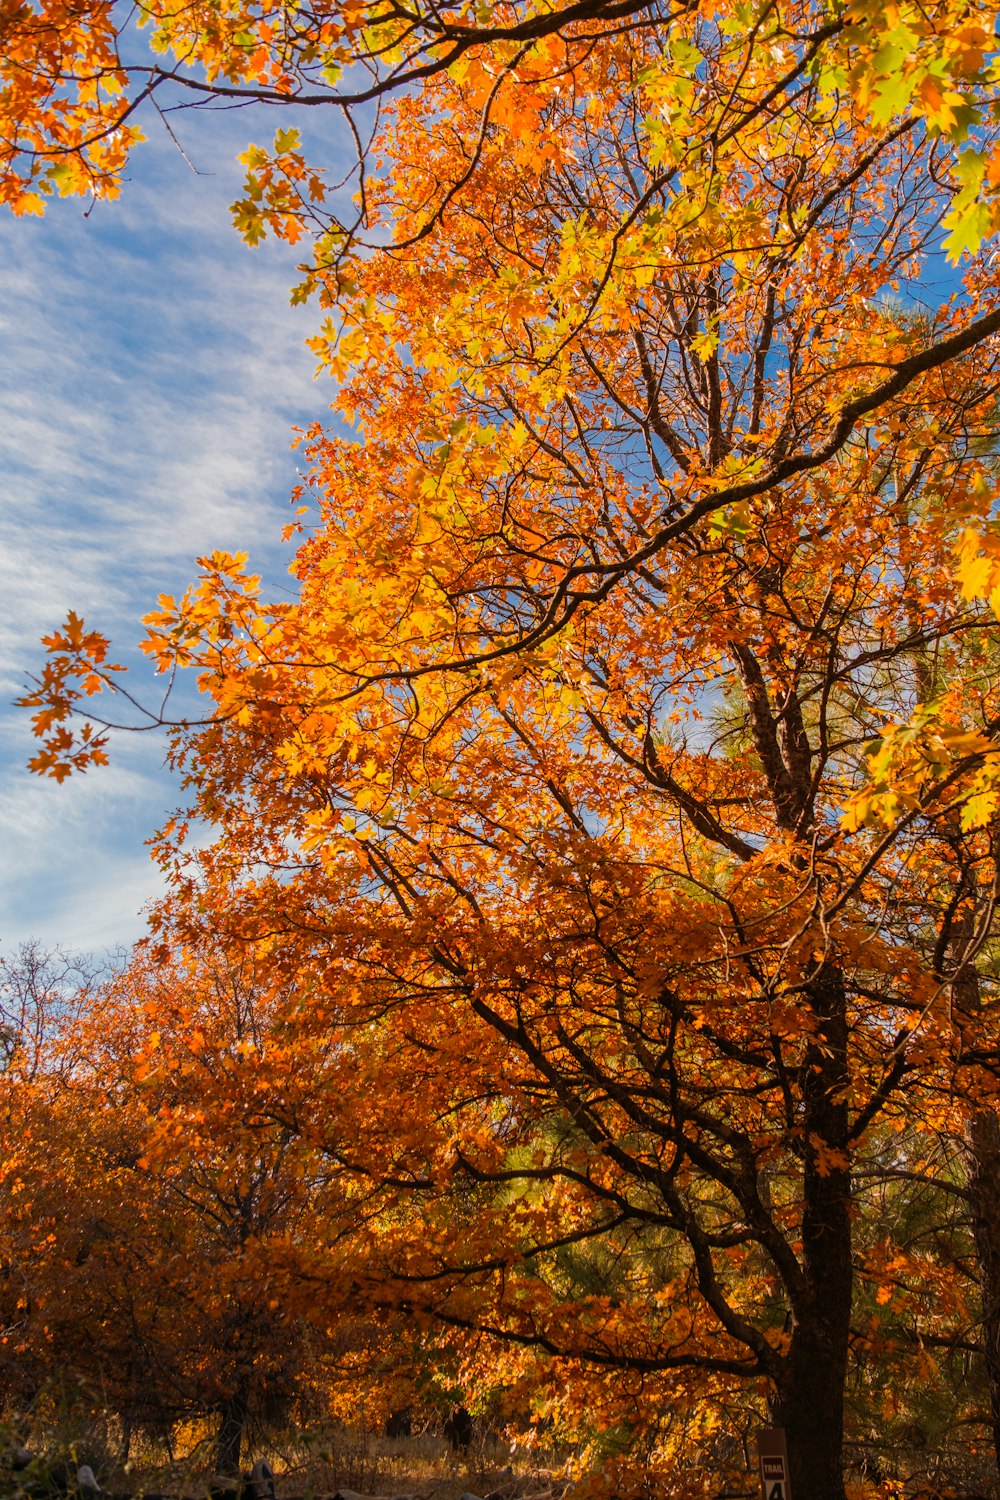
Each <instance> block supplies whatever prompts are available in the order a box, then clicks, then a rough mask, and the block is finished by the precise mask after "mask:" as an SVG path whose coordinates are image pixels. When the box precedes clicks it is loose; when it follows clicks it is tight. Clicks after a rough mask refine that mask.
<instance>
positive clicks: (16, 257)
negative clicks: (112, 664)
mask: <svg viewBox="0 0 1000 1500" xmlns="http://www.w3.org/2000/svg"><path fill="white" fill-rule="evenodd" d="M282 123H283V122H282ZM173 124H174V127H175V129H176V130H177V131H178V134H179V136H180V138H181V140H182V142H183V144H184V147H185V149H186V151H187V153H188V155H189V156H190V157H191V159H192V161H193V162H194V163H195V165H196V166H197V167H198V169H199V172H200V173H201V174H203V175H198V176H196V175H195V174H194V173H193V172H192V170H191V168H190V167H189V166H188V165H187V164H186V163H185V161H184V159H183V157H182V156H181V155H180V154H179V152H178V151H177V149H176V147H175V146H174V145H173V144H172V143H171V141H170V139H169V137H168V136H167V135H166V132H165V131H164V130H162V129H160V128H159V127H158V122H156V121H155V117H153V119H151V120H148V121H147V127H146V128H147V129H148V130H149V132H150V140H149V142H147V144H146V145H145V146H144V147H142V148H141V149H140V150H139V151H138V152H137V154H136V157H135V159H134V166H133V169H132V180H131V181H130V182H129V183H128V184H127V185H126V188H125V191H124V193H123V196H122V198H121V199H120V200H119V201H118V202H117V203H112V204H107V203H98V204H96V205H95V206H94V208H93V211H92V213H91V214H90V216H89V218H85V217H84V209H85V207H86V204H85V203H83V202H82V201H80V200H67V201H65V202H59V203H57V204H55V205H53V207H52V209H51V210H50V212H49V214H48V215H47V216H46V218H45V219H43V220H31V221H25V220H15V219H13V218H11V217H9V216H4V217H2V218H0V388H2V412H3V417H2V421H0V558H2V572H3V589H2V607H0V704H2V712H0V848H2V849H3V855H4V857H3V860H2V861H0V947H2V948H4V949H6V950H9V949H10V948H11V947H13V946H14V945H16V944H17V943H19V942H21V941H23V940H24V939H26V938H29V937H37V938H39V939H41V940H42V941H43V942H45V943H48V944H56V943H59V944H62V945H64V946H67V947H69V948H72V949H83V950H88V951H100V950H103V949H105V948H108V947H114V946H116V945H119V944H123V943H127V942H129V941H131V940H132V939H133V938H135V937H137V936H139V935H140V934H141V932H142V930H143V919H142V917H141V915H140V911H141V908H142V906H143V904H144V903H145V902H146V901H148V900H149V899H150V898H151V897H153V896H154V895H155V894H156V892H157V890H158V889H159V886H158V879H157V875H156V872H155V869H154V867H153V866H152V864H151V863H150V861H149V858H148V852H147V851H146V849H145V848H144V846H143V841H144V840H145V839H146V838H148V837H149V835H150V834H151V832H152V831H153V830H154V828H155V827H156V826H157V825H158V824H159V823H160V822H161V821H162V820H163V817H164V815H165V814H166V813H167V811H168V810H169V809H172V808H173V806H174V805H175V803H176V802H177V801H178V800H179V792H178V790H177V788H176V786H175V784H174V783H173V781H172V778H171V777H170V775H169V774H168V773H167V772H166V771H165V770H164V768H163V752H164V745H163V742H162V740H160V739H159V738H157V737H154V736H151V735H150V736H139V737H136V736H125V737H119V738H118V739H117V741H116V743H115V744H114V747H113V754H112V765H111V767H110V768H105V769H103V770H97V771H92V772H90V773H88V774H87V775H86V776H84V777H74V778H71V779H70V780H69V781H67V782H65V783H64V784H63V785H62V786H57V785H56V783H55V782H53V781H49V780H42V779H40V778H38V777H36V776H32V775H30V774H29V773H28V771H27V770H26V769H25V768H24V767H25V761H26V760H27V757H28V756H29V755H30V754H31V753H32V750H33V746H32V742H31V736H30V732H29V725H28V717H27V715H26V714H25V713H24V712H23V711H22V710H15V709H14V708H13V707H12V706H11V700H12V699H13V698H14V697H15V696H16V695H17V693H18V692H19V691H21V689H22V685H23V683H24V681H25V676H26V673H27V672H28V671H30V670H31V669H32V668H37V666H38V665H39V663H40V661H41V656H42V653H41V651H40V649H39V647H38V644H37V642H38V639H39V637H40V636H41V635H42V634H44V633H45V632H46V631H48V630H50V629H52V628H53V626H55V625H58V624H59V622H60V621H61V620H62V619H63V618H64V617H65V614H66V611H67V609H69V608H74V609H76V610H77V612H78V613H80V614H82V615H83V616H84V617H85V619H86V620H87V623H88V625H90V626H92V627H94V628H98V629H100V630H103V631H104V632H105V633H106V634H109V635H110V636H111V637H112V640H113V642H114V644H115V646H116V647H118V648H120V649H121V650H122V652H124V651H125V649H126V648H128V647H129V646H131V645H132V644H133V643H134V642H135V641H136V639H137V638H138V636H139V634H140V632H139V629H138V625H137V622H138V618H139V616H140V614H142V613H143V612H144V611H145V610H146V609H148V608H150V607H151V606H152V605H153V604H154V603H155V598H156V595H157V593H159V592H161V591H166V592H171V593H175V592H178V591H179V590H181V589H182V588H183V587H184V585H185V584H186V583H187V582H188V581H189V580H190V579H191V577H192V576H193V574H194V572H195V567H194V558H195V557H196V556H197V555H199V554H202V553H205V552H210V551H212V550H213V549H214V548H229V549H231V550H234V551H235V550H249V552H250V555H251V563H252V564H253V565H254V567H255V568H256V570H257V571H259V572H262V573H263V574H264V577H265V580H266V583H267V584H268V585H269V586H270V587H271V588H273V589H275V590H277V589H288V588H289V587H290V586H291V580H290V579H289V578H288V576H287V562H288V558H289V555H290V554H289V553H288V550H287V549H285V548H283V547H282V546H281V545H280V541H279V534H280V530H281V527H282V525H283V524H284V522H285V521H286V520H287V519H288V516H289V493H290V491H291V488H292V486H293V485H294V483H295V482H296V470H295V462H296V460H295V455H294V454H293V453H292V452H291V451H290V447H289V445H290V440H291V436H292V433H291V429H292V427H293V426H294V425H295V424H297V423H305V422H308V421H312V420H315V419H316V418H317V417H322V416H323V415H324V413H325V412H326V411H327V409H328V406H329V402H330V399H331V397H332V394H333V393H332V391H331V389H330V386H329V384H328V383H325V382H323V381H320V382H315V381H314V380H313V367H314V360H313V357H312V356H311V355H310V353H309V352H308V350H306V349H305V348H304V347H303V340H304V339H305V338H306V337H307V335H308V334H309V333H310V332H311V331H312V329H313V327H314V325H315V322H316V320H317V312H316V309H315V308H305V309H303V308H298V309H293V308H291V307H290V306H289V300H288V290H289V287H290V286H291V284H292V282H293V281H294V280H295V279H296V277H295V272H294V263H295V256H294V252H292V251H290V250H289V249H288V248H287V247H278V246H264V247H261V248H258V249H257V250H249V249H248V248H247V247H246V246H244V245H243V244H242V242H241V241H240V239H239V237H238V236H237V234H236V232H235V231H234V230H233V228H232V227H231V223H230V220H229V214H228V208H227V205H228V204H229V203H230V202H231V201H232V200H233V199H234V198H235V197H236V196H237V195H238V193H239V187H240V180H241V169H240V168H239V166H238V165H237V164H236V161H235V157H236V154H237V152H238V151H239V150H241V149H242V148H243V147H244V146H245V145H246V143H247V142H248V140H250V139H256V140H259V141H267V140H268V139H269V137H270V134H271V133H272V132H273V129H274V126H275V124H276V120H275V118H274V117H273V116H270V117H268V118H266V119H265V120H264V121H263V123H261V122H260V121H259V120H258V121H256V122H254V121H252V120H251V119H250V118H249V117H248V116H247V115H246V114H245V113H243V112H240V111H232V112H217V113H214V114H211V115H207V114H200V115H199V114H197V113H186V114H183V115H180V116H178V115H175V116H174V117H173ZM323 155H324V156H325V157H327V158H328V157H329V155H330V150H329V146H327V148H326V150H325V151H324V152H323Z"/></svg>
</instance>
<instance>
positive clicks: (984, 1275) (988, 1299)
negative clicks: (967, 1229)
mask: <svg viewBox="0 0 1000 1500" xmlns="http://www.w3.org/2000/svg"><path fill="white" fill-rule="evenodd" d="M969 1156H970V1167H971V1170H970V1173H969V1192H970V1194H971V1196H972V1230H973V1234H974V1235H975V1240H976V1257H977V1259H978V1262H979V1286H980V1295H981V1298H982V1304H983V1354H984V1357H985V1360H986V1379H987V1382H988V1384H989V1391H990V1417H991V1423H992V1429H993V1451H994V1454H995V1455H996V1464H997V1474H998V1475H1000V1120H998V1119H997V1115H996V1113H995V1111H993V1110H979V1111H978V1112H977V1113H976V1114H975V1115H973V1117H972V1123H971V1124H970V1126H969Z"/></svg>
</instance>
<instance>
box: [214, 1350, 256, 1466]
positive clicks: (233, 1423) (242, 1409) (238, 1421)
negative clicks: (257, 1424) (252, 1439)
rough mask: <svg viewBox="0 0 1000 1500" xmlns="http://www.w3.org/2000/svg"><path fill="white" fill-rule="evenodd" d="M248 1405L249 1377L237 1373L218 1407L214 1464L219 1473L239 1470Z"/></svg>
mask: <svg viewBox="0 0 1000 1500" xmlns="http://www.w3.org/2000/svg"><path fill="white" fill-rule="evenodd" d="M249 1407H250V1379H249V1376H248V1375H246V1374H243V1373H241V1374H239V1375H238V1376H237V1377H236V1383H235V1385H234V1387H233V1389H232V1391H231V1392H230V1394H229V1395H228V1396H227V1397H226V1399H225V1400H224V1401H223V1402H222V1405H221V1406H220V1408H219V1435H218V1437H217V1438H216V1440H215V1466H216V1468H217V1469H218V1471H219V1473H220V1474H238V1473H239V1472H240V1454H241V1451H242V1448H243V1434H244V1432H245V1431H246V1425H247V1414H248V1411H249Z"/></svg>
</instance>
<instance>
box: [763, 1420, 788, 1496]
mask: <svg viewBox="0 0 1000 1500" xmlns="http://www.w3.org/2000/svg"><path fill="white" fill-rule="evenodd" d="M757 1456H758V1458H759V1460H760V1485H761V1493H762V1495H763V1500H792V1487H791V1485H790V1484H789V1481H788V1446H787V1444H786V1442H785V1429H784V1428H783V1427H762V1428H761V1429H760V1431H759V1432H758V1433H757Z"/></svg>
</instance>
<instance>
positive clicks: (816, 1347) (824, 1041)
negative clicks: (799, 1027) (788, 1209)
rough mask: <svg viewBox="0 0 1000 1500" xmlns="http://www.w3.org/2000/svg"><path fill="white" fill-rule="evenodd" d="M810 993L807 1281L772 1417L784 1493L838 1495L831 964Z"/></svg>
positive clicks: (843, 1338)
mask: <svg viewBox="0 0 1000 1500" xmlns="http://www.w3.org/2000/svg"><path fill="white" fill-rule="evenodd" d="M810 993H811V998H812V1002H813V1009H814V1013H815V1017H816V1026H817V1030H816V1036H815V1039H814V1040H813V1041H812V1042H811V1043H810V1045H809V1047H808V1048H807V1050H806V1055H805V1059H804V1073H805V1084H804V1088H803V1127H802V1128H803V1138H804V1139H803V1152H804V1174H803V1208H802V1266H803V1270H804V1272H805V1282H806V1291H805V1293H804V1295H803V1296H802V1297H801V1298H798V1299H796V1304H795V1305H793V1309H792V1312H793V1319H794V1321H793V1327H792V1339H791V1345H790V1348H789V1351H788V1357H787V1362H786V1366H785V1373H784V1375H783V1377H782V1379H781V1381H780V1384H779V1389H778V1399H777V1402H776V1406H775V1417H776V1420H777V1422H778V1424H779V1425H780V1426H782V1427H784V1429H785V1434H786V1438H787V1442H788V1463H789V1469H790V1476H789V1477H790V1479H791V1491H792V1500H844V1458H843V1448H844V1384H845V1381H846V1378H847V1360H848V1348H849V1341H850V1329H851V1293H852V1289H853V1264H852V1255H851V1211H850V1210H851V1178H850V1169H849V1166H848V1155H847V1153H848V1148H849V1145H850V1137H849V1121H848V1112H847V1085H848V1072H847V1003H846V995H845V991H844V983H843V978H842V976H841V974H840V972H839V971H838V970H837V969H836V968H835V967H834V966H833V965H830V964H826V965H824V966H823V968H822V970H821V971H820V974H819V975H818V977H817V979H816V982H815V984H814V985H813V986H812V987H811V992H810Z"/></svg>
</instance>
